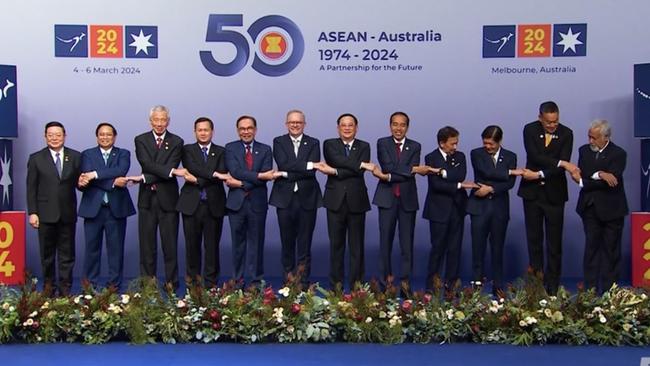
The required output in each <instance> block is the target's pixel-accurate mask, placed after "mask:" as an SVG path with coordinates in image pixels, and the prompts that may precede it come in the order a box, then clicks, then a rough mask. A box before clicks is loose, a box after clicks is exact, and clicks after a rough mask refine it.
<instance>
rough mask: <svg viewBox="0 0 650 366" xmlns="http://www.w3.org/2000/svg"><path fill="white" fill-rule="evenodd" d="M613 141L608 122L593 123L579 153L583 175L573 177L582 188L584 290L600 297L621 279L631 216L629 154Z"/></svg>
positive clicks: (581, 215)
mask: <svg viewBox="0 0 650 366" xmlns="http://www.w3.org/2000/svg"><path fill="white" fill-rule="evenodd" d="M610 138H611V127H610V125H609V122H607V121H606V120H602V119H597V120H595V121H593V122H592V123H591V125H590V127H589V143H588V144H585V145H583V146H581V147H580V150H579V159H578V167H579V168H580V171H576V172H574V173H572V174H571V177H572V178H573V180H574V181H575V182H576V183H578V184H579V185H580V188H581V189H580V197H579V198H578V205H577V207H576V211H577V212H578V214H579V215H580V217H581V218H582V223H583V226H584V230H585V252H584V262H583V266H584V276H585V287H586V288H595V289H596V291H598V292H599V293H600V292H603V291H606V290H608V289H609V288H610V287H611V286H612V284H613V283H615V282H616V281H617V280H618V278H619V274H620V263H621V234H622V232H623V221H624V219H625V216H626V215H627V214H628V212H629V210H628V206H627V199H626V197H625V188H624V185H623V171H624V170H625V162H626V159H627V154H626V152H625V150H623V149H622V148H620V147H619V146H617V145H616V144H614V143H613V142H612V141H611V140H610Z"/></svg>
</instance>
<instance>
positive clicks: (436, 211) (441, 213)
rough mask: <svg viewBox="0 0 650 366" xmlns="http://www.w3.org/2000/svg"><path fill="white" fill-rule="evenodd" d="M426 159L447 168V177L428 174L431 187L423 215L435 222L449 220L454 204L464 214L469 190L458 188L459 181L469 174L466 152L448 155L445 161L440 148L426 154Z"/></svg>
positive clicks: (427, 163)
mask: <svg viewBox="0 0 650 366" xmlns="http://www.w3.org/2000/svg"><path fill="white" fill-rule="evenodd" d="M424 161H425V164H426V165H428V166H432V167H439V168H443V169H445V171H446V172H447V178H443V177H442V176H441V175H436V174H429V175H427V180H428V183H429V189H428V190H427V198H426V200H425V202H424V209H423V210H422V217H423V218H425V219H427V220H431V221H435V222H448V221H449V217H450V216H451V208H452V205H456V207H457V208H458V210H459V211H460V212H461V213H462V214H463V215H464V214H465V207H466V205H467V192H465V190H464V189H458V183H461V182H463V181H464V180H465V176H466V175H467V164H466V162H465V154H463V153H462V152H460V151H456V152H455V153H454V154H453V155H448V156H447V161H445V159H443V157H442V154H441V153H440V149H435V150H433V151H432V152H430V153H429V154H427V156H425V158H424Z"/></svg>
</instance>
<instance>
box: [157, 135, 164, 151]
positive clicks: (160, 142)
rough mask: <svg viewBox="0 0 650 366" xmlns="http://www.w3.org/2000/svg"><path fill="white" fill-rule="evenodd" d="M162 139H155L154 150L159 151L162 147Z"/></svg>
mask: <svg viewBox="0 0 650 366" xmlns="http://www.w3.org/2000/svg"><path fill="white" fill-rule="evenodd" d="M162 142H163V139H162V137H158V138H156V149H159V150H160V147H161V146H162Z"/></svg>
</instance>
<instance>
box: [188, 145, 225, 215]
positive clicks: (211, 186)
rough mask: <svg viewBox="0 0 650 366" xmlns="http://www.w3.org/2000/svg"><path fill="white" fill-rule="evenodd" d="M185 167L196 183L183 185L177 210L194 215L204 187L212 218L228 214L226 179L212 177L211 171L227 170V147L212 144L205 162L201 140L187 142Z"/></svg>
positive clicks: (223, 171) (222, 171)
mask: <svg viewBox="0 0 650 366" xmlns="http://www.w3.org/2000/svg"><path fill="white" fill-rule="evenodd" d="M183 167H184V168H185V169H187V170H188V171H189V172H190V173H191V174H192V175H194V176H195V177H196V179H197V182H196V183H190V182H185V184H183V188H181V194H180V197H179V198H178V204H177V205H176V209H177V210H178V211H179V212H181V213H182V214H184V215H193V214H194V212H196V209H197V208H198V207H199V202H200V201H201V190H203V189H205V193H206V195H207V200H208V208H209V210H210V214H211V215H212V216H213V217H223V216H224V215H225V214H226V191H225V189H224V188H223V182H222V181H221V180H219V179H217V178H213V177H212V174H213V173H214V172H215V171H217V172H219V173H226V172H227V170H226V149H224V148H223V147H221V146H218V145H215V144H214V143H211V144H210V150H208V160H207V162H206V161H204V160H203V151H201V146H200V145H199V144H198V143H193V144H188V145H185V146H183Z"/></svg>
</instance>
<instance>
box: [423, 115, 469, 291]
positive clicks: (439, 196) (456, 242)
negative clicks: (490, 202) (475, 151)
mask: <svg viewBox="0 0 650 366" xmlns="http://www.w3.org/2000/svg"><path fill="white" fill-rule="evenodd" d="M458 136H459V133H458V130H456V129H455V128H453V127H450V126H446V127H443V128H441V129H440V130H439V131H438V135H437V140H438V146H439V147H438V148H437V149H435V150H433V151H432V152H430V153H429V154H427V156H426V157H425V158H424V161H425V164H426V165H427V166H430V167H436V168H440V170H439V172H438V174H431V175H429V176H428V183H429V189H428V191H427V198H426V201H425V203H424V210H423V211H422V217H423V218H425V219H427V220H429V233H430V234H431V253H430V254H429V267H428V273H427V279H426V283H425V287H426V289H427V290H432V289H433V285H434V278H435V277H436V276H440V274H441V272H442V262H443V260H445V262H446V264H445V276H444V280H445V285H446V286H448V287H449V286H452V285H453V284H454V283H455V282H456V281H457V280H458V279H459V272H460V254H461V246H462V242H463V225H464V221H465V206H466V204H467V193H466V192H465V189H466V188H474V187H476V185H475V184H474V183H472V182H466V181H465V176H466V174H467V166H466V163H465V154H463V153H462V152H460V151H457V149H458Z"/></svg>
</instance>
